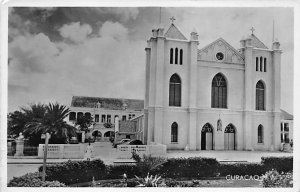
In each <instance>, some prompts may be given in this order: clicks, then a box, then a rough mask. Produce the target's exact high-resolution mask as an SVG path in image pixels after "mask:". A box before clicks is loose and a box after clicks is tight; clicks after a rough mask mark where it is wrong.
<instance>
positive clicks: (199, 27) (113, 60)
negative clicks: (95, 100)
mask: <svg viewBox="0 0 300 192" xmlns="http://www.w3.org/2000/svg"><path fill="white" fill-rule="evenodd" d="M159 13H160V11H159V8H158V7H131V8H125V7H105V8H104V7H77V8H72V7H68V8H64V7H59V8H57V7H23V8H22V7H18V8H16V7H13V8H10V9H9V17H8V58H9V59H8V60H9V62H8V112H12V111H14V110H19V109H20V107H23V106H28V104H31V103H38V102H40V103H48V102H58V103H60V104H63V105H66V106H68V107H69V106H70V104H71V99H72V96H91V97H112V98H131V99H144V93H145V91H144V90H145V50H144V49H145V47H146V41H147V40H148V39H149V38H150V36H151V30H152V29H153V28H157V26H158V25H159ZM172 16H174V17H175V19H176V20H175V22H174V24H175V25H176V26H177V27H178V28H179V29H180V30H181V31H182V33H183V34H184V35H185V36H186V37H187V38H189V37H190V33H191V32H192V31H193V30H194V29H195V30H196V31H197V32H198V34H199V46H198V48H199V49H200V48H202V47H204V46H206V45H208V44H209V43H211V42H213V41H215V40H216V39H218V38H220V37H222V38H223V39H225V40H226V41H227V42H228V43H229V44H231V45H232V46H233V47H234V48H236V49H238V48H239V44H240V42H239V41H240V40H241V39H242V38H244V37H247V35H249V34H250V33H251V31H250V28H251V27H254V28H255V31H254V34H255V35H256V36H257V37H258V38H259V39H260V40H261V41H262V42H263V43H264V44H265V45H267V47H269V48H270V47H271V43H272V34H273V20H274V22H275V27H274V29H275V38H277V39H278V40H279V42H280V44H281V49H282V50H283V53H282V61H281V63H282V64H281V69H282V70H281V90H282V91H281V108H282V109H284V110H286V111H288V112H289V113H293V102H292V101H293V68H294V60H293V57H294V55H293V54H294V26H293V23H294V13H293V9H292V8H199V7H198V8H192V7H189V8H184V7H163V8H162V9H161V23H162V24H161V25H162V26H164V28H165V30H167V28H168V27H169V26H170V23H171V21H170V19H169V18H170V17H172Z"/></svg>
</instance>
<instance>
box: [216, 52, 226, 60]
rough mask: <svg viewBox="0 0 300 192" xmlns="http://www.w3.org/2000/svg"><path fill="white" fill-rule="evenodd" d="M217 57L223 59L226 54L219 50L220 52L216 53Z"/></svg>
mask: <svg viewBox="0 0 300 192" xmlns="http://www.w3.org/2000/svg"><path fill="white" fill-rule="evenodd" d="M216 58H217V59H218V60H219V61H222V60H223V59H224V54H223V53H221V52H218V53H217V54H216Z"/></svg>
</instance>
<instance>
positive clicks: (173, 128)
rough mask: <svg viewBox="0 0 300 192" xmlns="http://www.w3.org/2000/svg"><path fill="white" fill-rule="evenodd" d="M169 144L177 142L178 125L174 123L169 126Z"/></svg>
mask: <svg viewBox="0 0 300 192" xmlns="http://www.w3.org/2000/svg"><path fill="white" fill-rule="evenodd" d="M171 142H172V143H176V142H178V124H177V123H176V122H174V123H172V126H171Z"/></svg>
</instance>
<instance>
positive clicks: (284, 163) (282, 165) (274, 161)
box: [261, 156, 293, 173]
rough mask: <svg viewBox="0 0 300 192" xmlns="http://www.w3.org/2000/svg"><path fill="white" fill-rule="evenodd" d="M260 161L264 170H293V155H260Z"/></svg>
mask: <svg viewBox="0 0 300 192" xmlns="http://www.w3.org/2000/svg"><path fill="white" fill-rule="evenodd" d="M261 163H262V164H263V166H264V167H265V168H266V171H270V170H272V169H274V170H277V171H278V172H279V173H281V172H290V171H293V157H292V156H289V157H262V158H261Z"/></svg>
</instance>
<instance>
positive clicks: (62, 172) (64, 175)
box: [39, 159, 106, 185]
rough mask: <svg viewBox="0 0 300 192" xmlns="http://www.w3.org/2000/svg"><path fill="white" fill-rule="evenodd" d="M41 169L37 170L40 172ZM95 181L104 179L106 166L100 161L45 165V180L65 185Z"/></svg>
mask: <svg viewBox="0 0 300 192" xmlns="http://www.w3.org/2000/svg"><path fill="white" fill-rule="evenodd" d="M42 170H43V167H42V166H41V167H40V168H39V171H40V172H41V171H42ZM93 177H94V178H95V180H100V179H104V178H105V177H106V166H105V164H104V163H103V161H102V160H100V159H96V160H92V161H70V160H69V161H67V162H63V163H56V164H53V165H47V168H46V180H48V181H54V180H58V181H60V182H62V183H65V184H67V185H69V184H74V183H79V182H81V183H83V182H88V181H91V180H92V179H93Z"/></svg>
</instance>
